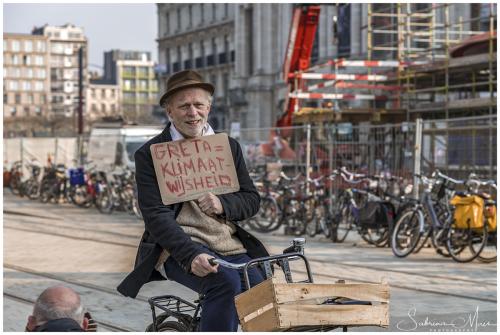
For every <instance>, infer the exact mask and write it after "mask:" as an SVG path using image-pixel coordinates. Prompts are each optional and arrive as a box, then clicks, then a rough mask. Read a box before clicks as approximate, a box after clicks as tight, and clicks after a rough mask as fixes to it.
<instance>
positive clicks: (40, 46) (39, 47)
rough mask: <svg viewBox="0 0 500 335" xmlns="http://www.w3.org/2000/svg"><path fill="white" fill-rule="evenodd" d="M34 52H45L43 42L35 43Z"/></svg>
mask: <svg viewBox="0 0 500 335" xmlns="http://www.w3.org/2000/svg"><path fill="white" fill-rule="evenodd" d="M36 50H37V51H39V52H45V42H43V41H36Z"/></svg>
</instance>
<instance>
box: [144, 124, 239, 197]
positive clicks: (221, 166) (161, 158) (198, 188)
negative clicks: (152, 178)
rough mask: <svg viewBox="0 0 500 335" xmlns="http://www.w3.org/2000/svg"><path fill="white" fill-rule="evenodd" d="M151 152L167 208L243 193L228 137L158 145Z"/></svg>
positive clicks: (199, 138) (223, 135) (202, 138)
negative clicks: (207, 195) (205, 197)
mask: <svg viewBox="0 0 500 335" xmlns="http://www.w3.org/2000/svg"><path fill="white" fill-rule="evenodd" d="M150 150H151V156H152V157H153V164H154V167H155V172H156V179H157V180H158V186H159V188H160V193H161V199H162V201H163V203H164V204H165V205H171V204H175V203H178V202H184V201H189V200H194V199H198V198H199V197H201V196H202V195H203V194H205V193H207V192H212V193H214V194H225V193H232V192H236V191H238V190H239V189H240V184H239V182H238V176H237V175H236V168H235V167H234V161H233V155H232V154H231V147H230V146H229V139H228V137H227V134H216V135H210V136H203V137H198V138H193V139H185V140H179V141H172V142H164V143H157V144H153V145H151V147H150Z"/></svg>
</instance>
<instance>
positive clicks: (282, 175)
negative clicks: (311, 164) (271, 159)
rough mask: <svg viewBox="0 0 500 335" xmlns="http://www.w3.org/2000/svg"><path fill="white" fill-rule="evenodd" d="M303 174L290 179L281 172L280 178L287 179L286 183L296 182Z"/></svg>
mask: <svg viewBox="0 0 500 335" xmlns="http://www.w3.org/2000/svg"><path fill="white" fill-rule="evenodd" d="M301 175H302V174H301V173H299V174H297V175H296V176H295V177H288V176H287V175H286V174H285V173H284V172H283V171H281V173H280V176H281V178H283V179H285V180H286V181H296V180H298V179H299V178H300V176H301Z"/></svg>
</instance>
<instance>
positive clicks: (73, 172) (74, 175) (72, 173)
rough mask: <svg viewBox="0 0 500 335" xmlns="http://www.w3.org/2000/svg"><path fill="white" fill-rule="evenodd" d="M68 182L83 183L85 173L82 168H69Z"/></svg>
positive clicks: (71, 183)
mask: <svg viewBox="0 0 500 335" xmlns="http://www.w3.org/2000/svg"><path fill="white" fill-rule="evenodd" d="M69 183H70V185H71V186H77V185H78V186H80V185H85V175H84V172H83V169H82V168H78V169H70V170H69Z"/></svg>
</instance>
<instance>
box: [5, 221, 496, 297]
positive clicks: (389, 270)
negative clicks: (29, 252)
mask: <svg viewBox="0 0 500 335" xmlns="http://www.w3.org/2000/svg"><path fill="white" fill-rule="evenodd" d="M4 229H14V230H20V231H26V232H31V233H39V234H45V235H51V236H58V237H63V238H68V239H72V240H80V241H91V242H96V243H102V244H108V245H117V246H124V247H131V248H137V245H136V244H128V243H122V242H116V241H109V240H102V239H96V238H87V237H75V236H72V235H66V234H61V233H54V232H48V231H43V230H35V229H27V228H19V227H11V226H9V225H4ZM309 258H310V261H311V262H312V263H318V264H321V266H324V261H320V260H317V259H314V257H311V256H310V257H309ZM332 265H342V266H346V267H355V268H360V269H370V270H372V271H378V272H384V273H386V274H388V273H398V274H403V275H411V276H417V277H421V278H427V279H444V280H451V281H457V282H464V283H470V284H475V285H483V286H484V285H486V286H491V287H492V288H496V284H493V283H485V282H482V281H475V280H470V279H463V278H459V277H454V276H442V275H431V274H420V273H416V272H410V271H402V270H392V269H386V268H380V267H374V266H364V265H357V264H351V263H343V262H338V263H332ZM323 276H326V277H329V278H337V279H340V278H341V277H340V276H329V275H323ZM342 278H343V279H347V280H354V281H363V279H362V278H359V277H355V276H351V277H342ZM391 286H392V287H398V288H401V289H406V290H413V291H418V292H427V293H435V294H440V295H449V296H454V297H460V298H466V299H473V300H480V301H487V302H497V300H496V299H489V298H477V297H472V296H470V295H465V294H454V293H449V292H442V291H438V290H426V289H417V288H414V287H410V286H404V285H395V284H391Z"/></svg>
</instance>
